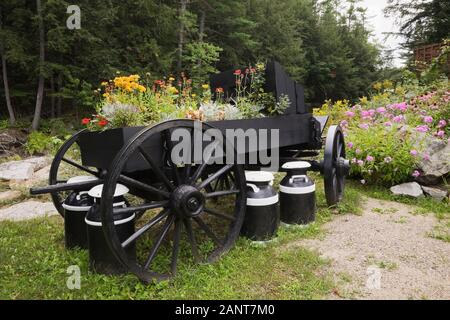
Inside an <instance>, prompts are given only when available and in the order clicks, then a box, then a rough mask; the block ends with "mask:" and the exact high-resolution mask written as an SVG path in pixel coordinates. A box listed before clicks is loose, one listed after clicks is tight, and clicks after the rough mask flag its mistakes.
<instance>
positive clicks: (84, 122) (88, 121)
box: [81, 118, 91, 125]
mask: <svg viewBox="0 0 450 320" xmlns="http://www.w3.org/2000/svg"><path fill="white" fill-rule="evenodd" d="M90 122H91V119H89V118H83V120H81V124H84V125H88V124H89V123H90Z"/></svg>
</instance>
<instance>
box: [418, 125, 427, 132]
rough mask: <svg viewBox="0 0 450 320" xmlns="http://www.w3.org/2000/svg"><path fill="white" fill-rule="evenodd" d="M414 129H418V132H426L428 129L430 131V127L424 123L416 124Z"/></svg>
mask: <svg viewBox="0 0 450 320" xmlns="http://www.w3.org/2000/svg"><path fill="white" fill-rule="evenodd" d="M416 131H418V132H428V131H430V128H429V127H428V126H425V125H423V126H418V127H416Z"/></svg>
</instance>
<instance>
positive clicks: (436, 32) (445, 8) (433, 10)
mask: <svg viewBox="0 0 450 320" xmlns="http://www.w3.org/2000/svg"><path fill="white" fill-rule="evenodd" d="M385 12H386V14H388V15H391V16H396V17H397V18H399V19H400V25H401V26H400V33H401V34H402V35H404V36H405V38H406V42H405V43H404V45H405V46H406V47H408V48H413V47H415V46H417V45H419V44H427V43H438V42H441V41H442V40H444V39H446V38H449V37H450V0H408V1H405V0H401V1H400V0H389V6H388V7H387V8H386V9H385Z"/></svg>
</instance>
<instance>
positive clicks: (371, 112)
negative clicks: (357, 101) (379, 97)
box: [368, 109, 375, 117]
mask: <svg viewBox="0 0 450 320" xmlns="http://www.w3.org/2000/svg"><path fill="white" fill-rule="evenodd" d="M368 112H369V115H370V116H371V117H373V116H374V115H375V110H374V109H370V110H369V111H368Z"/></svg>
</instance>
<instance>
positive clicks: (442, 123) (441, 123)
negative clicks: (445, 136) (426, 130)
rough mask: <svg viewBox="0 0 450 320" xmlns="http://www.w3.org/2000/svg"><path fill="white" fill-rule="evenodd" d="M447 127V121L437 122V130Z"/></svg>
mask: <svg viewBox="0 0 450 320" xmlns="http://www.w3.org/2000/svg"><path fill="white" fill-rule="evenodd" d="M446 125H447V121H445V120H441V121H439V124H438V128H439V129H440V128H444V127H445V126H446Z"/></svg>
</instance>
